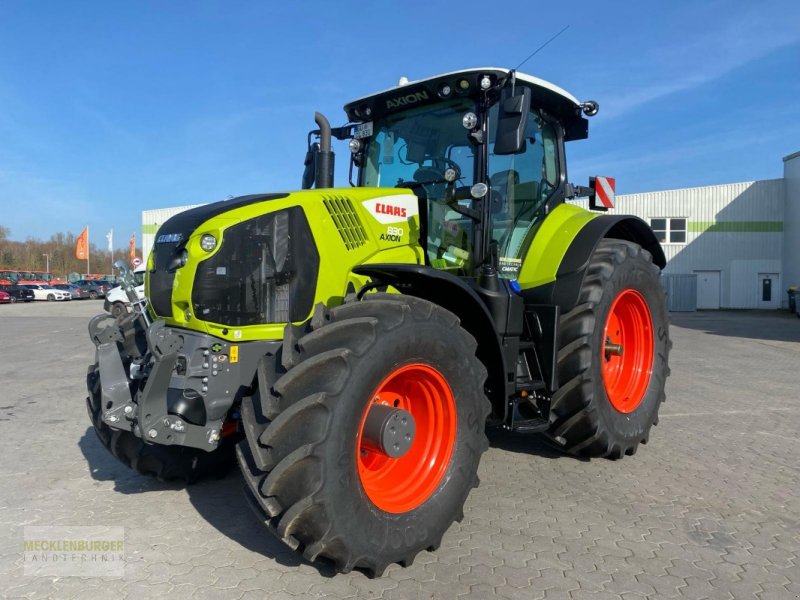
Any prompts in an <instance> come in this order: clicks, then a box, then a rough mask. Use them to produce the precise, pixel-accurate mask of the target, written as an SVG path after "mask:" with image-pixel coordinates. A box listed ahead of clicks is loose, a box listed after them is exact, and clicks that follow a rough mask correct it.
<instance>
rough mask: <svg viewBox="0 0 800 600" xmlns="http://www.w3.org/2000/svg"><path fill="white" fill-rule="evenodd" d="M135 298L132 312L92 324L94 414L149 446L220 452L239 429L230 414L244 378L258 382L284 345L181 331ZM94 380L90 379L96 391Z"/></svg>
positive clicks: (91, 407) (91, 400)
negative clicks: (264, 362)
mask: <svg viewBox="0 0 800 600" xmlns="http://www.w3.org/2000/svg"><path fill="white" fill-rule="evenodd" d="M131 300H132V304H133V312H132V314H130V315H128V316H127V317H125V318H123V319H114V318H113V317H112V316H110V315H107V314H101V315H97V316H96V317H94V318H93V319H91V321H90V322H89V337H90V338H91V340H92V342H93V343H94V345H95V347H96V352H95V360H96V365H95V367H94V373H96V374H97V376H99V394H97V393H95V394H94V395H99V398H95V397H94V396H90V397H89V398H88V402H89V413H90V415H93V413H94V414H97V420H99V421H100V422H101V423H102V425H104V426H107V427H108V428H110V429H111V430H112V431H121V432H126V433H128V434H132V435H134V436H135V437H137V438H140V439H142V440H143V441H144V442H145V443H148V444H160V445H164V446H177V447H181V448H185V447H188V448H197V449H200V450H204V451H206V452H213V451H215V450H216V449H217V448H218V446H219V444H220V441H221V440H222V438H223V437H224V436H225V435H229V434H231V433H234V432H235V431H236V425H235V419H231V418H230V417H231V416H232V415H231V414H230V413H231V408H232V406H233V405H234V401H235V400H236V399H237V398H239V397H240V396H241V394H242V393H243V392H245V391H246V388H245V387H244V386H242V385H241V382H242V381H247V380H249V379H252V377H253V374H254V373H255V370H256V365H257V363H258V360H259V358H260V357H262V356H263V355H265V354H273V355H274V354H275V353H276V352H277V350H278V348H279V347H280V342H277V341H263V342H249V343H247V344H244V345H241V346H240V345H235V344H231V343H229V342H227V341H224V340H220V339H218V338H215V337H212V336H209V335H204V334H202V333H198V332H194V331H189V330H184V329H181V330H176V329H174V328H171V327H167V326H166V325H165V323H164V321H162V320H156V321H152V320H151V319H150V317H149V316H148V314H147V311H146V301H144V300H138V299H136V300H135V301H133V300H134V298H131ZM95 383H96V382H95V380H94V379H92V380H91V381H90V382H89V387H90V390H89V391H90V394H92V393H93V389H92V388H93V387H94V386H95ZM95 392H96V391H95ZM93 420H95V417H94V416H93ZM98 425H100V423H95V426H96V427H97V426H98ZM101 439H102V436H101ZM176 450H177V448H176Z"/></svg>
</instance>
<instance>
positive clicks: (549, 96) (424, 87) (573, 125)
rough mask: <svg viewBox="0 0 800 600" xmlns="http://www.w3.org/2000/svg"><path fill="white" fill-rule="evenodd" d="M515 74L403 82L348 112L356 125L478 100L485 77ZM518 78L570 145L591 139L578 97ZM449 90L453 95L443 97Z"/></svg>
mask: <svg viewBox="0 0 800 600" xmlns="http://www.w3.org/2000/svg"><path fill="white" fill-rule="evenodd" d="M512 71H513V70H512V69H505V68H500V67H481V68H471V69H462V70H460V71H452V72H450V73H443V74H441V75H436V76H434V77H427V78H425V79H418V80H416V81H409V82H407V83H406V82H403V83H402V84H401V85H397V86H395V87H393V88H389V89H387V90H383V91H381V92H377V93H375V94H370V95H368V96H364V97H363V98H358V99H357V100H353V101H352V102H349V103H347V104H346V105H345V106H344V110H345V112H346V113H347V117H348V118H349V119H350V120H351V121H353V122H365V121H371V120H373V119H376V118H380V117H382V116H384V115H387V114H391V113H394V112H398V111H401V110H403V109H407V108H412V107H417V106H424V105H425V104H433V103H435V102H441V101H442V100H444V99H450V98H458V97H473V96H477V94H479V93H480V81H481V79H483V77H484V76H488V77H489V78H490V79H491V80H492V84H493V85H494V84H496V83H497V82H498V81H501V80H503V79H505V78H508V77H509V76H510V74H511V73H512ZM514 76H515V77H516V85H520V84H522V85H525V86H527V87H529V88H530V89H531V94H532V96H531V101H532V102H531V103H532V105H533V106H534V107H537V108H540V109H542V110H544V111H545V112H547V113H549V114H550V115H552V116H554V117H557V118H558V119H559V120H560V121H561V122H562V123H563V125H564V130H565V139H566V140H567V141H569V140H577V139H584V138H586V137H588V121H587V120H586V119H585V118H583V116H582V115H581V103H580V102H579V101H578V99H577V98H575V96H573V95H572V94H570V93H569V92H567V91H566V90H564V89H562V88H560V87H558V86H557V85H555V84H553V83H550V82H549V81H545V80H544V79H539V78H538V77H534V76H533V75H528V74H526V73H520V72H519V71H515V72H514ZM463 82H466V83H463ZM448 86H449V88H450V94H447V95H443V92H444V91H446V88H447V87H448Z"/></svg>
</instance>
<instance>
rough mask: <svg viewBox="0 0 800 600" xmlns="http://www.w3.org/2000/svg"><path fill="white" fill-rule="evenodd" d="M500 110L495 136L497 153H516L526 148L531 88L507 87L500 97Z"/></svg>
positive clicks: (495, 150) (495, 151)
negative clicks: (512, 88) (513, 89)
mask: <svg viewBox="0 0 800 600" xmlns="http://www.w3.org/2000/svg"><path fill="white" fill-rule="evenodd" d="M499 108H500V111H499V115H498V119H497V130H496V135H495V138H494V153H495V154H516V153H517V152H520V151H521V150H523V149H524V148H525V128H526V127H527V126H528V113H530V110H531V90H530V88H527V87H522V86H520V87H517V88H516V90H515V91H514V92H513V95H512V91H511V88H505V89H504V90H503V95H502V96H501V98H500V106H499Z"/></svg>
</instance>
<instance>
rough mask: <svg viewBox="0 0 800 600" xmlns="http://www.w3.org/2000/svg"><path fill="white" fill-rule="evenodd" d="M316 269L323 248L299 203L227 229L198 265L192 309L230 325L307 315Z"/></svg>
mask: <svg viewBox="0 0 800 600" xmlns="http://www.w3.org/2000/svg"><path fill="white" fill-rule="evenodd" d="M318 271H319V253H318V252H317V248H316V245H315V244H314V238H313V236H312V234H311V229H310V227H309V226H308V221H307V220H306V217H305V214H304V213H303V210H302V209H301V208H300V207H299V206H295V207H292V208H289V209H286V210H281V211H277V212H273V213H268V214H265V215H261V216H259V217H256V218H254V219H249V220H247V221H244V222H242V223H239V224H237V225H233V226H232V227H229V228H228V229H226V230H225V234H224V236H223V239H222V242H221V246H220V248H219V250H218V251H217V252H216V253H215V254H214V255H213V256H212V257H210V258H209V259H207V260H204V261H202V262H201V263H200V264H199V265H198V267H197V273H196V275H195V280H194V286H193V288H192V305H193V307H194V313H195V315H197V317H198V318H200V319H202V320H203V321H210V322H213V323H220V324H222V325H232V326H243V325H257V324H261V323H285V322H288V321H300V320H303V319H305V318H306V317H307V316H308V314H309V313H310V312H311V307H312V304H313V301H314V295H315V293H316V282H317V274H318Z"/></svg>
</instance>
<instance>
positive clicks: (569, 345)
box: [548, 239, 672, 459]
mask: <svg viewBox="0 0 800 600" xmlns="http://www.w3.org/2000/svg"><path fill="white" fill-rule="evenodd" d="M659 276H660V270H659V268H658V267H657V266H655V265H654V264H653V262H652V257H651V256H650V253H649V252H647V251H646V250H643V249H642V247H641V246H639V245H638V244H634V243H632V242H628V241H624V240H616V239H604V240H601V241H600V243H599V244H598V246H597V248H596V249H595V252H594V255H593V256H592V259H591V262H590V264H589V267H588V268H587V271H586V275H585V277H584V281H583V284H582V287H581V291H580V297H579V301H578V304H577V306H575V308H573V309H572V310H571V311H569V312H568V313H566V314H564V315H563V316H562V317H561V320H560V324H559V348H558V382H559V389H558V391H557V392H556V393H555V394H554V395H553V401H552V407H551V419H553V420H552V423H551V426H550V430H549V432H548V435H549V437H550V438H552V439H554V440H555V441H556V442H557V443H558V444H559V445H561V446H562V447H563V448H564V450H566V451H567V452H569V453H571V454H575V455H579V456H583V457H606V458H611V459H617V458H622V457H623V456H625V455H626V454H627V455H632V454H634V453H635V452H636V450H637V448H638V446H639V444H640V443H642V444H644V443H647V441H648V439H649V435H650V428H651V427H652V426H653V425H655V424H657V423H658V409H659V407H660V405H661V403H662V402H663V401H664V399H665V394H664V386H665V383H666V378H667V376H668V375H669V365H668V360H669V351H670V348H671V347H672V342H671V341H670V339H669V318H668V315H667V308H666V302H665V294H664V291H663V289H662V287H661V284H660V280H659Z"/></svg>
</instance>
